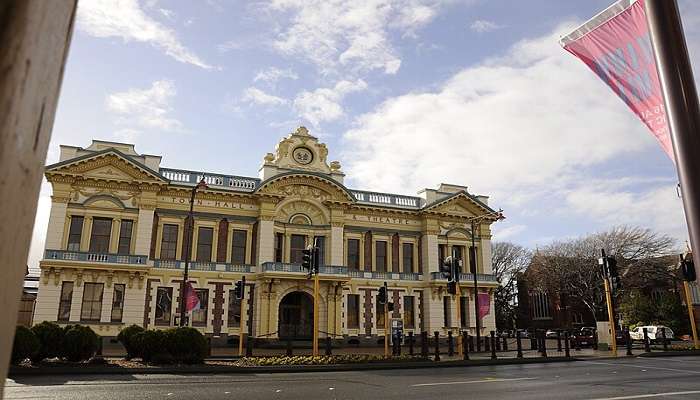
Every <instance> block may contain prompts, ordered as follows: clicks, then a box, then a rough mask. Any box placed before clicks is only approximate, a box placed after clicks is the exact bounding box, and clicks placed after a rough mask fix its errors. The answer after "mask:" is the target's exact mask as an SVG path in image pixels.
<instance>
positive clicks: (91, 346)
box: [63, 325, 99, 361]
mask: <svg viewBox="0 0 700 400" xmlns="http://www.w3.org/2000/svg"><path fill="white" fill-rule="evenodd" d="M65 332H66V334H65V336H64V338H63V354H64V356H65V357H66V358H67V359H68V361H83V360H88V359H90V357H92V356H94V355H95V353H96V352H97V348H98V345H99V344H98V342H99V338H98V336H97V334H96V333H95V332H94V331H93V330H92V329H90V327H88V326H82V325H69V326H66V330H65Z"/></svg>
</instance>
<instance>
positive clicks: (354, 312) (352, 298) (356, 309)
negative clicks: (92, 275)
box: [347, 294, 360, 329]
mask: <svg viewBox="0 0 700 400" xmlns="http://www.w3.org/2000/svg"><path fill="white" fill-rule="evenodd" d="M347 316H348V329H359V328H360V295H359V294H349V295H348V314H347Z"/></svg>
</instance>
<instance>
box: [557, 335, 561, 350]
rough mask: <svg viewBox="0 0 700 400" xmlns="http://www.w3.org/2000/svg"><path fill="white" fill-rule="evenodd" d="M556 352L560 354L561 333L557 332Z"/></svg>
mask: <svg viewBox="0 0 700 400" xmlns="http://www.w3.org/2000/svg"><path fill="white" fill-rule="evenodd" d="M557 352H558V353H561V331H557Z"/></svg>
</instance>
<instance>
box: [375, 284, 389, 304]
mask: <svg viewBox="0 0 700 400" xmlns="http://www.w3.org/2000/svg"><path fill="white" fill-rule="evenodd" d="M386 300H387V295H386V282H384V286H380V287H379V293H377V302H379V304H386Z"/></svg>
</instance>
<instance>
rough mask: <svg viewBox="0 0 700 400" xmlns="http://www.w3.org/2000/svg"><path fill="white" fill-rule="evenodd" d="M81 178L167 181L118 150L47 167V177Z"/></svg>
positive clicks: (121, 180) (148, 181)
mask: <svg viewBox="0 0 700 400" xmlns="http://www.w3.org/2000/svg"><path fill="white" fill-rule="evenodd" d="M55 175H63V176H73V175H74V176H81V177H83V178H87V179H90V178H92V179H97V180H110V181H120V182H139V183H161V184H165V183H167V181H166V180H165V179H164V178H163V177H162V176H160V175H159V174H158V173H157V172H155V171H153V170H151V169H149V168H148V167H146V166H145V165H143V164H141V163H138V162H136V161H134V160H133V159H131V158H130V157H128V156H126V155H124V154H122V153H121V152H119V151H118V150H114V149H109V150H105V151H100V152H96V153H94V154H89V155H86V156H82V157H78V158H75V159H72V160H66V161H63V162H60V163H57V164H53V165H49V166H48V167H46V176H47V177H49V178H50V177H51V176H55Z"/></svg>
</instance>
